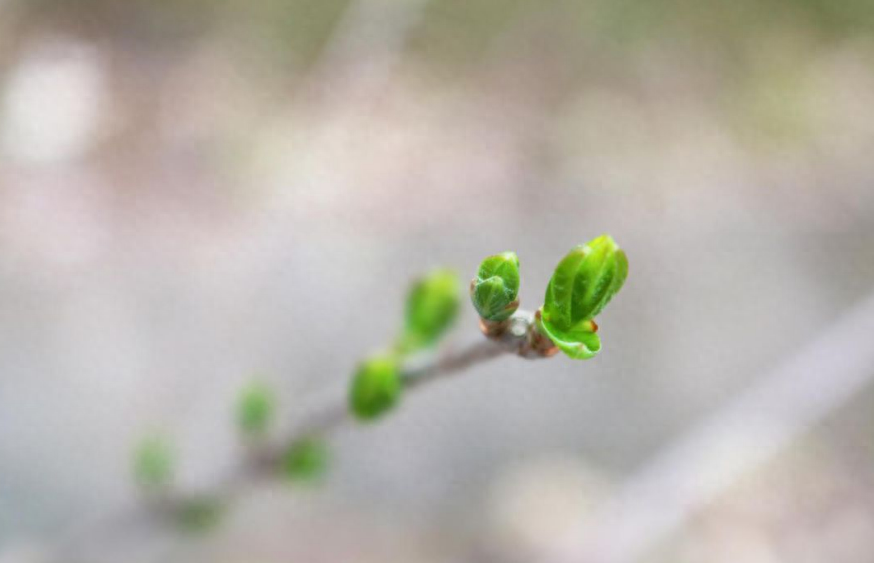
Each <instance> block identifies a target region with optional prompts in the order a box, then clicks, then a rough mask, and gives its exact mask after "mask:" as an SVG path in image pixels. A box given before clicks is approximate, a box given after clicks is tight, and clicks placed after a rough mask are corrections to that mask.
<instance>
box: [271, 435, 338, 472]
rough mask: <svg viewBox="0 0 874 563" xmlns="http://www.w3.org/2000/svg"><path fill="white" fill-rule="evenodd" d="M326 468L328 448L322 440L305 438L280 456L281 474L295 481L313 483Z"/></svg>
mask: <svg viewBox="0 0 874 563" xmlns="http://www.w3.org/2000/svg"><path fill="white" fill-rule="evenodd" d="M327 468H328V448H327V447H326V446H325V443H324V442H323V441H322V440H318V439H315V438H305V439H303V440H300V441H298V442H295V443H294V444H292V445H291V446H290V447H289V448H288V450H286V452H285V454H284V455H283V456H282V473H283V475H284V476H285V477H287V478H289V479H292V480H296V481H315V480H317V479H319V478H320V477H321V476H322V475H324V473H325V471H326V470H327Z"/></svg>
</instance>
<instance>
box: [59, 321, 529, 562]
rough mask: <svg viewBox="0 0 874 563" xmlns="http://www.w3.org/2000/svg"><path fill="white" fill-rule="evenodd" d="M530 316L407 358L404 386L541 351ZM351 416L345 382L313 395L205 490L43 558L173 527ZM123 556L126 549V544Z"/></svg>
mask: <svg viewBox="0 0 874 563" xmlns="http://www.w3.org/2000/svg"><path fill="white" fill-rule="evenodd" d="M533 319H534V317H533V315H532V314H531V313H529V312H526V311H518V312H516V314H515V315H514V316H513V317H512V318H511V319H509V320H508V321H506V322H505V323H504V324H503V325H501V326H500V327H497V328H496V327H492V328H491V331H490V332H489V333H488V334H487V336H488V338H486V339H482V340H479V341H477V342H475V343H473V344H470V345H468V346H467V347H465V348H463V349H461V350H458V351H449V352H447V353H445V354H443V355H441V356H434V355H431V356H428V357H420V358H414V359H412V360H411V361H410V362H409V363H408V364H407V365H405V366H404V368H403V371H402V373H401V378H402V381H403V382H404V389H405V390H411V389H417V388H420V387H422V386H425V385H426V384H428V383H430V382H433V381H437V380H439V379H442V378H444V377H447V376H451V375H454V374H457V373H459V372H462V371H464V370H467V369H469V368H472V367H474V366H477V365H479V364H482V363H485V362H488V361H490V360H492V359H495V358H497V357H499V356H503V355H508V354H512V355H517V356H521V357H523V358H542V357H546V354H544V353H543V352H542V351H540V350H538V349H537V347H536V346H537V344H538V343H537V341H536V338H532V334H533V330H532V329H533V326H534V321H533ZM353 421H354V418H353V415H352V414H351V413H350V412H349V408H348V398H347V392H346V388H345V386H344V387H342V388H336V389H332V390H330V392H328V393H327V394H326V395H325V396H324V397H322V398H320V399H318V400H317V401H315V402H314V403H313V404H312V405H310V407H309V408H308V409H307V410H305V411H304V412H303V413H302V414H301V415H300V417H299V418H298V420H297V421H296V422H293V423H292V424H290V425H289V427H288V428H287V429H285V430H284V431H282V432H279V437H278V438H276V439H274V440H273V441H271V442H269V443H266V444H264V445H262V446H260V447H253V448H251V449H250V450H249V454H250V455H248V456H246V457H245V458H243V459H242V460H241V461H240V462H239V463H238V464H237V465H235V466H234V467H233V468H232V469H231V470H230V471H229V472H228V473H227V474H226V475H224V476H223V477H222V478H221V479H220V480H219V481H218V483H217V484H216V485H215V486H214V487H213V488H212V490H211V491H210V492H206V493H204V492H186V491H165V492H163V493H162V494H160V495H158V496H154V497H147V498H146V499H144V501H145V502H142V503H139V504H136V505H134V506H132V507H129V508H127V509H125V510H117V511H115V512H112V513H110V514H108V515H106V516H104V517H102V518H100V519H98V520H95V521H92V522H90V523H88V524H86V525H83V526H82V527H81V528H80V529H78V530H75V531H72V532H71V533H69V534H68V535H67V537H66V538H64V539H62V540H61V541H59V542H57V544H56V545H55V546H54V548H53V551H52V553H50V554H49V557H48V558H47V561H58V562H60V561H64V562H69V561H77V560H79V559H77V557H78V558H81V559H82V560H86V559H87V560H89V561H93V560H94V559H95V558H98V559H99V558H102V557H104V556H105V555H106V554H105V553H104V554H103V555H101V556H100V557H98V556H97V554H94V553H91V552H90V551H89V550H92V549H95V546H96V545H97V544H99V545H101V551H104V552H105V550H104V549H103V547H105V546H106V544H124V545H126V546H127V547H128V548H129V547H130V545H131V543H132V540H134V539H136V540H138V541H140V542H144V541H149V539H150V538H151V539H154V538H155V537H157V536H159V535H161V534H164V533H166V532H168V531H172V529H173V527H174V522H175V519H174V516H177V515H178V513H179V510H180V509H182V508H183V507H185V506H186V505H187V503H189V502H191V501H196V500H203V499H208V500H209V501H211V502H216V503H219V504H229V503H231V502H232V501H233V500H235V499H237V498H238V497H240V496H242V495H243V494H244V493H245V492H246V491H248V490H250V489H251V488H253V487H255V486H258V485H259V484H262V483H264V482H266V481H268V480H270V479H273V478H275V476H276V475H277V472H278V469H279V464H280V461H281V459H282V456H283V454H284V452H286V451H287V449H288V448H289V447H290V446H291V445H293V444H296V443H298V442H299V441H300V440H303V439H306V438H311V437H315V436H325V435H327V434H330V433H331V432H333V431H336V430H337V429H339V428H341V427H343V426H345V425H347V424H349V423H351V422H353ZM125 553H127V556H130V553H129V552H128V551H127V550H125Z"/></svg>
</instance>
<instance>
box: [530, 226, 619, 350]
mask: <svg viewBox="0 0 874 563" xmlns="http://www.w3.org/2000/svg"><path fill="white" fill-rule="evenodd" d="M627 276H628V259H627V258H626V257H625V252H623V251H622V250H621V249H620V248H619V246H618V245H617V244H616V242H615V241H614V240H613V239H612V238H610V236H608V235H602V236H600V237H598V238H596V239H594V240H592V241H591V242H589V243H588V244H585V245H581V246H577V247H575V248H574V249H573V250H571V251H570V252H569V253H568V254H567V256H565V257H564V258H563V259H562V261H561V262H560V263H559V264H558V266H556V268H555V272H554V273H553V274H552V279H551V280H550V281H549V285H548V286H547V288H546V298H545V300H544V305H543V308H542V310H541V312H540V314H539V315H538V317H537V327H538V329H539V330H541V332H543V333H544V334H546V335H547V336H549V338H550V339H551V340H552V341H553V342H554V343H555V345H556V346H558V347H559V348H560V349H561V350H562V351H563V352H564V353H566V354H567V355H568V356H570V357H572V358H575V359H587V358H591V357H593V356H595V355H596V354H597V353H598V351H599V350H600V349H601V341H600V339H599V338H598V335H597V334H596V331H597V330H598V325H596V324H595V322H594V321H593V320H592V319H593V318H594V317H595V315H597V314H598V313H600V312H601V311H602V310H603V309H604V307H605V306H606V305H607V303H609V302H610V300H611V299H612V298H613V296H614V295H616V293H618V292H619V290H620V289H621V288H622V284H623V283H625V278H626V277H627Z"/></svg>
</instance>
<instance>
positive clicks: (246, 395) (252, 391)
mask: <svg viewBox="0 0 874 563" xmlns="http://www.w3.org/2000/svg"><path fill="white" fill-rule="evenodd" d="M275 403H276V401H275V399H274V396H273V392H272V391H271V390H270V388H268V387H267V386H266V385H264V384H262V383H250V384H249V385H247V386H246V387H245V388H244V389H243V390H242V391H241V392H240V396H239V399H238V401H237V425H238V426H239V428H240V430H241V431H242V432H243V433H244V434H246V435H247V436H263V435H264V434H265V433H266V432H267V429H268V428H269V426H270V423H271V422H272V421H273V417H274V415H275V410H276V404H275Z"/></svg>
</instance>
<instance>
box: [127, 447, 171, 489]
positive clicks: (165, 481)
mask: <svg viewBox="0 0 874 563" xmlns="http://www.w3.org/2000/svg"><path fill="white" fill-rule="evenodd" d="M173 465H174V463H173V451H172V449H171V447H170V444H169V443H168V442H167V440H165V439H164V438H163V437H162V436H157V435H155V436H148V437H146V438H144V439H143V440H142V441H140V443H139V444H138V445H137V447H136V449H135V450H134V455H133V473H134V479H136V481H137V483H138V484H139V485H140V486H141V487H143V488H144V489H152V490H153V489H160V488H163V487H166V486H167V485H169V484H170V482H171V481H172V480H173V471H174V469H173Z"/></svg>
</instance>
